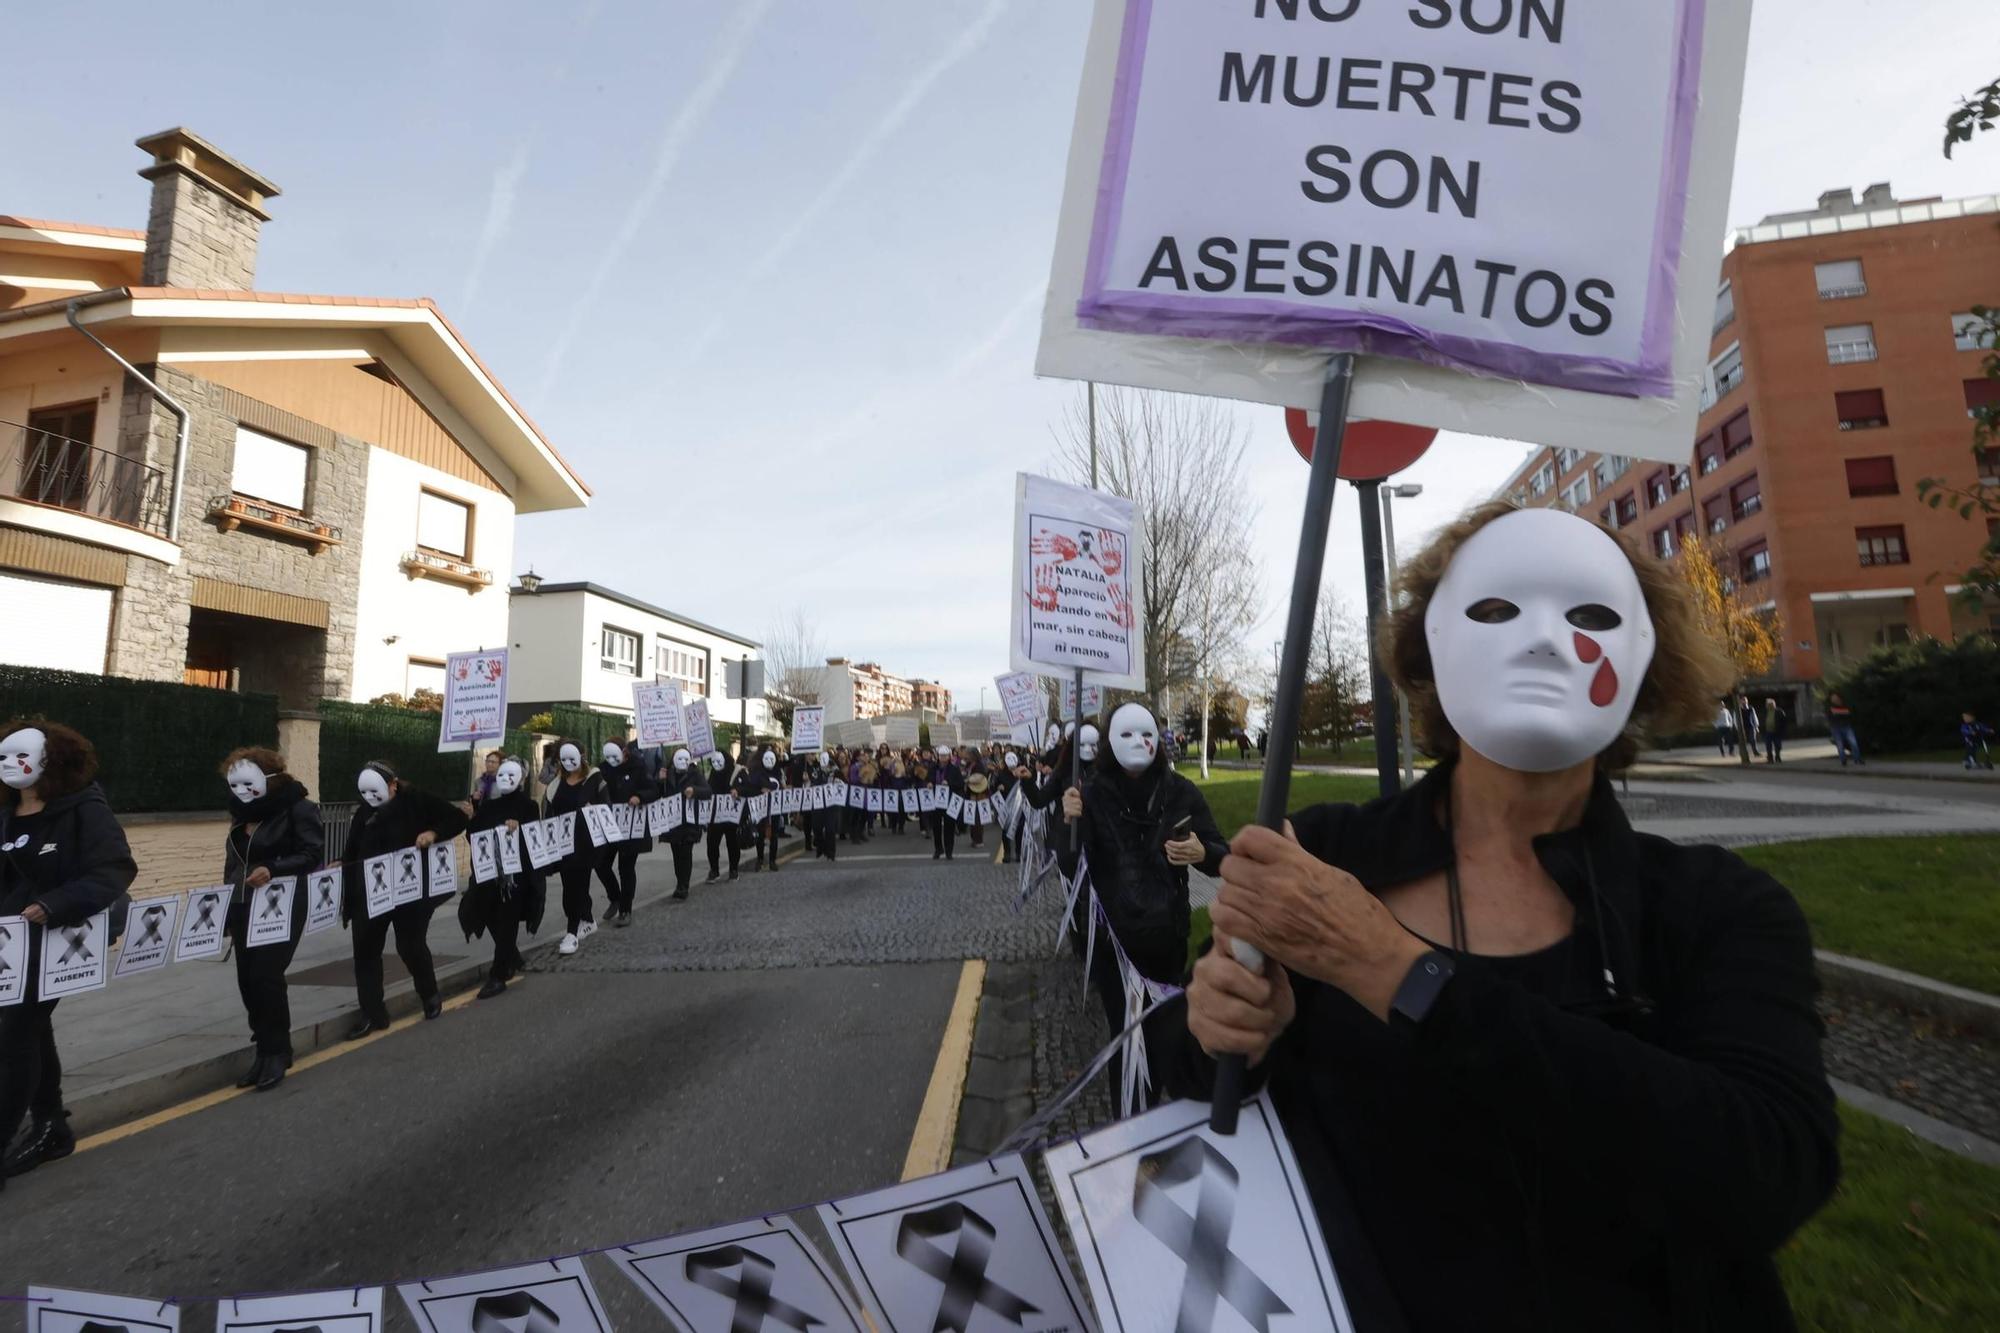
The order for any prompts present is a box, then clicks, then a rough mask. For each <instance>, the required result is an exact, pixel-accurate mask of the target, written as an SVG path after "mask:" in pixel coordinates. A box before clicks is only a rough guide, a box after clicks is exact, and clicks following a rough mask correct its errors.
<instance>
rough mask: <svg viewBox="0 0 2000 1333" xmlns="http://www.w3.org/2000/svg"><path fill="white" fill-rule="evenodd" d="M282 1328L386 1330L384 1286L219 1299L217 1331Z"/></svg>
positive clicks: (356, 1332)
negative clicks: (384, 1321)
mask: <svg viewBox="0 0 2000 1333" xmlns="http://www.w3.org/2000/svg"><path fill="white" fill-rule="evenodd" d="M280 1329H290V1330H297V1331H298V1333H305V1330H307V1329H317V1330H318V1331H319V1333H382V1289H381V1288H380V1287H342V1288H340V1289H339V1290H338V1291H315V1292H300V1293H296V1294H293V1295H289V1296H259V1297H256V1298H254V1299H250V1300H222V1301H218V1302H216V1306H215V1333H278V1330H280Z"/></svg>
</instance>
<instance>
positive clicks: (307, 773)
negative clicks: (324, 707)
mask: <svg viewBox="0 0 2000 1333" xmlns="http://www.w3.org/2000/svg"><path fill="white" fill-rule="evenodd" d="M278 753H279V754H282V755H283V756H285V771H286V772H288V773H290V774H291V775H292V776H293V777H295V778H297V779H298V780H299V781H301V782H303V783H305V784H306V786H308V787H310V788H312V789H313V792H314V794H315V795H316V796H317V797H318V798H319V799H320V800H322V801H324V800H325V799H326V794H325V793H324V792H321V791H320V790H319V714H318V713H317V712H309V711H305V710H301V709H289V708H284V709H279V710H278ZM343 799H345V798H343Z"/></svg>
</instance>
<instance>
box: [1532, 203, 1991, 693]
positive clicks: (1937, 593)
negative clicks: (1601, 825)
mask: <svg viewBox="0 0 2000 1333" xmlns="http://www.w3.org/2000/svg"><path fill="white" fill-rule="evenodd" d="M1975 305H1987V306H2000V196H1995V195H1986V196H1983V197H1979V198H1971V199H1959V200H1949V201H1946V200H1936V199H1932V200H1920V201H1914V202H1898V201H1897V200H1895V199H1893V198H1892V197H1891V195H1890V190H1889V187H1888V186H1887V185H1886V184H1884V185H1873V186H1870V187H1869V188H1868V189H1867V190H1866V191H1865V192H1864V193H1863V195H1862V197H1861V198H1860V200H1859V201H1857V200H1856V199H1855V198H1854V196H1853V194H1852V192H1851V191H1848V190H1833V191H1829V192H1828V193H1826V194H1824V195H1821V196H1820V200H1819V205H1818V207H1816V208H1814V209H1812V210H1810V211H1808V212H1801V213H1786V214H1779V215H1776V216H1773V217H1767V218H1765V219H1764V220H1763V221H1762V222H1761V223H1759V224H1758V225H1757V226H1754V227H1750V228H1746V229H1744V230H1742V231H1740V232H1738V233H1737V234H1736V235H1735V237H1733V238H1732V242H1731V245H1730V248H1729V250H1728V253H1727V254H1726V255H1725V257H1724V259H1723V262H1722V279H1721V284H1720V287H1719V289H1718V291H1717V294H1716V307H1715V326H1714V337H1713V341H1712V343H1711V345H1710V349H1709V355H1710V358H1711V359H1710V366H1709V383H1708V385H1707V386H1706V391H1705V394H1704V397H1703V403H1704V410H1703V411H1702V414H1701V418H1700V422H1699V424H1698V427H1697V429H1696V437H1695V440H1694V441H1693V446H1692V448H1691V449H1690V451H1689V457H1688V461H1687V462H1686V463H1685V464H1681V465H1678V466H1668V465H1666V464H1659V463H1650V462H1646V461H1644V460H1633V459H1626V458H1620V457H1617V456H1615V455H1600V454H1594V453H1579V452H1577V451H1575V450H1570V449H1542V450H1539V451H1537V452H1536V453H1534V454H1532V455H1531V456H1530V457H1529V458H1528V460H1527V461H1526V462H1525V463H1524V464H1523V465H1522V467H1521V469H1520V470H1519V471H1518V472H1516V473H1515V474H1514V475H1513V476H1512V477H1511V478H1509V479H1508V481H1507V483H1506V484H1505V485H1504V486H1502V487H1501V488H1500V493H1501V494H1513V495H1515V496H1517V497H1518V498H1519V499H1521V500H1522V501H1523V502H1525V503H1528V504H1536V505H1560V506H1562V507H1564V508H1567V509H1570V510H1572V511H1574V512H1576V513H1580V514H1584V515H1586V516H1588V517H1593V518H1596V519H1598V520H1599V521H1601V522H1603V523H1605V524H1607V525H1608V526H1611V527H1617V528H1637V529H1639V530H1640V531H1641V532H1642V533H1643V534H1644V536H1645V540H1646V543H1647V544H1648V545H1649V546H1650V547H1651V548H1652V549H1653V550H1654V551H1655V552H1656V553H1657V554H1659V555H1661V556H1671V555H1673V554H1674V553H1675V552H1677V551H1678V550H1679V549H1680V546H1681V543H1682V542H1683V541H1685V540H1686V538H1687V537H1688V536H1689V535H1690V534H1692V533H1695V532H1697V531H1698V532H1701V533H1704V534H1707V535H1709V536H1710V537H1711V538H1712V539H1713V540H1714V541H1715V542H1716V543H1717V544H1718V546H1719V550H1718V556H1719V559H1720V562H1721V565H1722V569H1723V572H1724V574H1725V575H1727V576H1728V577H1730V578H1731V579H1732V580H1733V581H1734V583H1735V584H1736V585H1737V587H1738V588H1739V589H1740V590H1741V591H1742V592H1743V593H1744V594H1745V595H1746V596H1751V597H1755V598H1756V604H1757V605H1758V606H1760V608H1761V609H1763V610H1765V611H1768V612H1769V613H1771V614H1773V615H1775V616H1776V617H1777V618H1778V620H1779V623H1780V639H1781V642H1782V643H1783V653H1782V656H1781V657H1780V659H1779V662H1778V664H1777V666H1776V668H1775V669H1774V671H1773V672H1772V673H1771V676H1770V679H1769V683H1771V684H1785V685H1790V686H1792V687H1794V689H1795V690H1796V692H1797V695H1798V703H1799V704H1800V705H1802V708H1801V709H1800V710H1798V711H1797V715H1799V716H1807V715H1811V714H1813V713H1815V712H1817V705H1816V703H1815V702H1814V701H1813V700H1812V699H1811V690H1810V689H1809V688H1808V687H1809V686H1811V685H1812V684H1813V683H1815V682H1817V681H1819V680H1821V679H1822V678H1823V677H1825V676H1829V675H1834V674H1837V673H1838V672H1839V671H1840V669H1841V668H1842V666H1843V665H1844V664H1846V663H1848V662H1851V661H1852V660H1854V659H1855V658H1858V657H1860V656H1862V655H1864V654H1866V653H1867V652H1868V651H1869V650H1870V649H1872V648H1874V647H1876V646H1877V645H1880V644H1886V643H1895V642H1901V641H1903V640H1905V639H1908V638H1910V637H1911V636H1918V635H1929V636H1934V637H1936V638H1940V639H1954V638H1956V637H1958V636H1960V635H1964V634H1994V633H2000V605H1996V604H1995V603H1993V602H1992V601H1990V600H1989V601H1988V602H1986V603H1985V604H1983V605H1977V606H1971V605H1967V604H1966V603H1965V602H1964V600H1963V599H1962V598H1961V597H1960V596H1959V594H1960V592H1961V591H1962V590H1961V589H1960V588H1959V586H1958V583H1959V577H1960V575H1961V574H1962V573H1963V571H1964V570H1965V569H1966V568H1967V567H1968V566H1969V565H1971V564H1972V563H1974V561H1975V560H1976V559H1977V558H1978V555H1979V552H1980V550H1981V548H1982V546H1983V545H1984V544H1985V542H1986V541H1987V540H1988V538H1989V530H1988V527H1987V526H1985V525H1984V524H1982V523H1981V522H1979V521H1978V520H1977V519H1976V518H1975V519H1974V520H1973V521H1967V520H1965V519H1961V518H1960V517H1959V516H1958V515H1957V513H1956V512H1955V511H1953V510H1951V509H1949V508H1946V509H1941V510H1933V509H1932V508H1930V507H1929V505H1927V504H1925V503H1924V502H1923V501H1922V500H1921V499H1920V498H1919V496H1918V494H1917V483H1918V482H1919V481H1921V480H1922V479H1924V478H1927V477H1934V478H1938V479H1940V480H1943V481H1945V482H1948V483H1950V484H1953V485H1958V486H1970V485H1972V484H1973V483H1974V482H1975V481H1976V480H1979V479H1981V478H1984V479H1987V480H1993V479H1996V477H2000V456H1993V455H1991V454H1989V455H1987V456H1985V457H1981V458H1977V459H1975V457H1974V455H1973V453H1972V448H1971V445H1972V427H1973V423H1972V421H1971V420H1970V416H1971V413H1972V412H1973V410H1975V409H1977V408H1979V407H1981V406H1986V405H1989V404H1992V403H1994V402H1995V401H1996V391H2000V381H1995V380H1989V379H1987V378H1985V372H1984V365H1983V361H1984V357H1985V355H1986V349H1985V348H1984V347H1982V346H1981V345H1980V344H1979V342H1978V340H1977V339H1976V338H1975V337H1974V336H1973V335H1972V334H1971V333H1970V331H1969V324H1970V311H1971V309H1972V307H1973V306H1975ZM1760 594H1761V595H1760Z"/></svg>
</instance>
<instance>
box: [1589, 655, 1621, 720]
mask: <svg viewBox="0 0 2000 1333" xmlns="http://www.w3.org/2000/svg"><path fill="white" fill-rule="evenodd" d="M1617 697H1618V673H1617V672H1616V671H1613V670H1612V669H1611V659H1610V658H1608V657H1607V658H1605V659H1604V660H1603V661H1602V662H1600V663H1598V666H1597V674H1596V675H1594V676H1592V677H1591V678H1590V701H1591V702H1592V703H1594V704H1596V705H1597V706H1598V707H1599V708H1609V707H1610V706H1611V701H1612V700H1613V699H1616V698H1617Z"/></svg>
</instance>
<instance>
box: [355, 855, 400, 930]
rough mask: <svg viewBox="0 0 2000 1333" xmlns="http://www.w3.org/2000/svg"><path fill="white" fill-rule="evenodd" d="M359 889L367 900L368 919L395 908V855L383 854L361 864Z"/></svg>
mask: <svg viewBox="0 0 2000 1333" xmlns="http://www.w3.org/2000/svg"><path fill="white" fill-rule="evenodd" d="M361 880H362V884H361V887H362V889H363V891H364V893H365V894H366V897H367V900H368V919H369V920H371V921H372V920H374V919H375V918H376V917H378V916H381V915H382V914H383V913H384V912H387V911H390V910H392V909H393V908H394V907H395V906H396V854H395V853H394V852H383V853H382V854H381V855H380V856H371V857H369V858H368V859H367V860H366V861H363V862H362V863H361Z"/></svg>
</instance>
